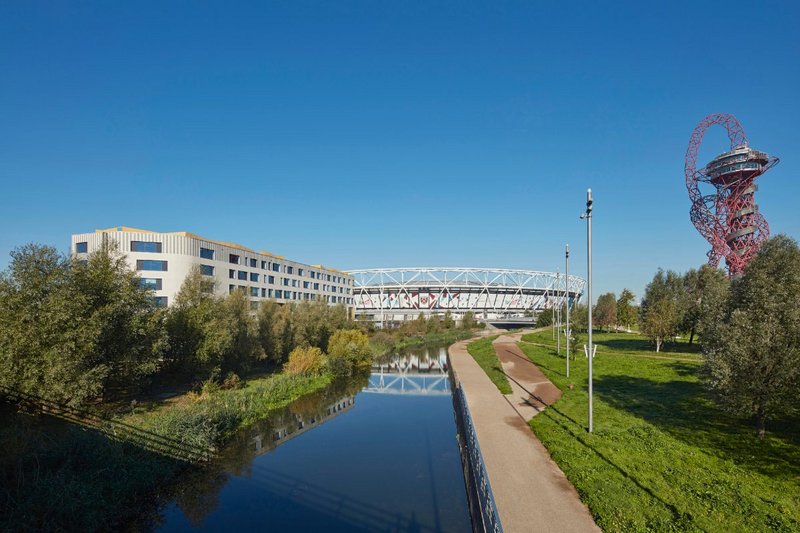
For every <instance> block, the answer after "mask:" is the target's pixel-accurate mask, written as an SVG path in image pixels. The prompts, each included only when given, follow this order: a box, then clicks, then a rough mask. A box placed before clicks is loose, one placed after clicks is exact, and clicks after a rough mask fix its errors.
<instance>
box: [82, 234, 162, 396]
mask: <svg viewBox="0 0 800 533" xmlns="http://www.w3.org/2000/svg"><path fill="white" fill-rule="evenodd" d="M72 270H73V272H72V288H73V291H74V294H75V295H76V297H79V298H81V299H82V304H83V311H82V313H81V317H82V319H83V320H84V322H83V326H84V328H85V330H87V332H88V334H89V335H91V338H92V340H93V342H92V347H91V348H92V349H91V352H90V353H91V361H90V366H91V368H92V371H93V372H94V373H95V374H96V377H97V378H98V379H99V380H100V389H101V394H103V395H109V394H110V395H112V396H113V395H116V394H124V393H129V392H133V391H135V390H137V389H138V388H139V387H140V386H141V385H142V384H143V383H144V382H145V380H146V378H147V377H148V376H150V375H152V374H154V373H155V372H156V371H157V370H158V369H159V367H160V361H161V359H162V356H163V355H164V352H165V351H166V348H167V335H166V331H165V328H164V318H165V314H164V312H163V311H161V310H158V309H157V308H156V304H155V300H154V298H153V294H152V291H150V290H149V289H146V288H144V287H143V286H142V284H141V279H140V278H139V276H137V275H136V273H135V272H134V271H133V270H131V268H130V267H129V266H128V263H127V261H126V260H125V256H124V255H122V254H121V253H120V252H119V251H118V250H117V248H116V244H115V243H114V242H113V241H104V242H103V243H102V245H101V246H100V248H98V249H97V250H96V251H95V252H93V253H91V254H90V255H89V257H88V259H87V260H86V261H75V262H74V263H73V266H72Z"/></svg>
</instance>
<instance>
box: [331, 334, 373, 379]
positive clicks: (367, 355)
mask: <svg viewBox="0 0 800 533" xmlns="http://www.w3.org/2000/svg"><path fill="white" fill-rule="evenodd" d="M371 364H372V349H371V347H370V344H369V337H367V336H366V335H364V334H363V333H362V332H361V331H359V330H357V329H340V330H337V331H336V333H334V334H333V336H332V337H331V340H330V342H329V343H328V366H329V368H330V369H331V372H333V374H334V375H336V376H349V375H352V373H353V371H354V370H356V369H367V368H369V367H370V365H371Z"/></svg>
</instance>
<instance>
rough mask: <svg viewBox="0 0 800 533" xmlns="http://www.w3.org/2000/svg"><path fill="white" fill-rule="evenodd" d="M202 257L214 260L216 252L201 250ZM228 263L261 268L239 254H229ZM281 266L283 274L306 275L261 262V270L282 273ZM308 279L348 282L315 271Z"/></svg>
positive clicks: (255, 261) (297, 269) (298, 270)
mask: <svg viewBox="0 0 800 533" xmlns="http://www.w3.org/2000/svg"><path fill="white" fill-rule="evenodd" d="M200 257H202V258H203V259H214V250H211V249H210V248H200ZM228 262H229V263H232V264H234V265H244V266H249V267H250V268H258V266H259V263H258V260H257V259H253V258H252V257H251V258H245V259H244V260H242V257H241V256H240V255H239V254H228ZM281 266H283V272H284V273H285V274H291V275H297V276H304V275H305V274H306V270H305V269H304V268H300V267H297V268H295V267H294V266H292V265H281V264H280V263H277V262H275V263H273V262H272V261H261V270H271V271H273V272H281ZM295 270H296V271H297V274H295ZM308 277H310V278H311V279H319V280H325V281H333V282H334V283H345V281H346V280H345V278H344V277H343V276H332V275H331V274H324V273H322V272H315V271H313V270H309V271H308Z"/></svg>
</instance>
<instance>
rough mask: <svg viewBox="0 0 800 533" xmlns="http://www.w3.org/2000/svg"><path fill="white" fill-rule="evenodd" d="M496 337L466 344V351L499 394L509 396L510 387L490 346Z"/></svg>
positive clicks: (492, 347)
mask: <svg viewBox="0 0 800 533" xmlns="http://www.w3.org/2000/svg"><path fill="white" fill-rule="evenodd" d="M497 337H498V335H495V336H493V337H484V338H483V339H479V340H477V341H473V342H471V343H469V344H467V351H468V352H469V354H470V355H471V356H472V357H473V359H475V361H477V363H478V364H479V365H480V367H481V368H482V369H483V371H484V372H486V375H487V376H489V379H491V380H492V383H494V384H495V386H496V387H497V388H498V389H499V390H500V392H502V393H503V394H511V385H510V384H509V383H508V378H506V374H505V372H503V367H502V366H501V365H500V360H499V359H497V353H496V352H495V351H494V346H492V341H493V340H495V339H496V338H497Z"/></svg>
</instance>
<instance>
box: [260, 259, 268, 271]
mask: <svg viewBox="0 0 800 533" xmlns="http://www.w3.org/2000/svg"><path fill="white" fill-rule="evenodd" d="M261 270H267V262H266V261H261Z"/></svg>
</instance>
